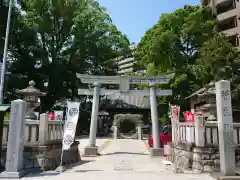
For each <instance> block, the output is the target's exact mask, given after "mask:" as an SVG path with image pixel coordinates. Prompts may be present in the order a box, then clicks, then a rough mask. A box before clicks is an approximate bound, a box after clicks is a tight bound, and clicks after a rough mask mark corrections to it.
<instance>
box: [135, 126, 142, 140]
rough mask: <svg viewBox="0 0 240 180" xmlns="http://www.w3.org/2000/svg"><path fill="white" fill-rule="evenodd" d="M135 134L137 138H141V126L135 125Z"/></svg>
mask: <svg viewBox="0 0 240 180" xmlns="http://www.w3.org/2000/svg"><path fill="white" fill-rule="evenodd" d="M136 129H137V135H138V140H142V128H141V126H137V127H136Z"/></svg>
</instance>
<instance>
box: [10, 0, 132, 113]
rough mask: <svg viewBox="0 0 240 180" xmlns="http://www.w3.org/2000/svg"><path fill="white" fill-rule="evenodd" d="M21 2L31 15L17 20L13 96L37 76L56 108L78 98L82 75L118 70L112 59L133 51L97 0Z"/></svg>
mask: <svg viewBox="0 0 240 180" xmlns="http://www.w3.org/2000/svg"><path fill="white" fill-rule="evenodd" d="M21 5H22V10H23V11H25V15H20V14H19V15H18V16H17V19H16V20H15V25H14V26H15V28H14V34H15V37H14V38H15V40H16V42H15V43H14V45H13V46H12V47H11V48H10V51H11V60H12V65H11V68H10V71H11V73H12V75H11V76H10V77H9V80H8V83H7V85H8V88H7V89H8V92H9V93H8V94H9V95H8V98H9V100H11V99H13V98H15V97H13V96H14V95H13V94H14V93H11V92H12V91H14V90H15V89H17V88H25V87H26V86H27V82H28V81H30V80H31V79H33V80H35V81H36V84H37V87H38V88H40V89H41V90H42V91H47V97H45V98H42V102H43V104H44V105H45V107H43V108H44V109H50V108H51V106H52V104H53V103H54V102H55V101H56V100H60V99H64V98H76V97H77V88H78V87H79V86H81V83H80V82H79V81H78V79H77V78H76V73H90V74H98V75H103V74H108V75H113V74H116V70H117V67H116V65H115V64H113V63H112V59H114V58H116V57H117V56H120V55H122V54H123V53H125V52H126V51H129V50H128V46H129V44H130V43H129V41H128V39H127V37H126V36H125V35H123V34H122V33H121V32H120V31H118V29H117V28H116V26H115V25H113V24H112V21H111V18H110V17H109V15H108V14H107V13H106V10H105V8H103V7H101V6H100V5H99V3H98V2H97V1H94V0H22V1H21ZM36 62H38V63H39V64H40V66H39V68H35V65H36ZM46 81H48V87H47V89H44V87H43V84H44V82H46ZM10 95H11V96H10Z"/></svg>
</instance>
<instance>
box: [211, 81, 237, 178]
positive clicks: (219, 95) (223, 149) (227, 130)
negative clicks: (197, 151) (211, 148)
mask: <svg viewBox="0 0 240 180" xmlns="http://www.w3.org/2000/svg"><path fill="white" fill-rule="evenodd" d="M215 85H216V104H217V121H218V136H219V152H220V168H221V173H223V175H225V176H233V175H236V171H235V148H234V136H233V118H232V101H231V90H230V82H229V81H225V80H221V81H219V82H217V83H216V84H215Z"/></svg>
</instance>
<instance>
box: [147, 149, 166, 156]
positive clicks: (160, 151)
mask: <svg viewBox="0 0 240 180" xmlns="http://www.w3.org/2000/svg"><path fill="white" fill-rule="evenodd" d="M150 156H151V157H153V158H154V157H161V156H164V150H163V148H151V149H150Z"/></svg>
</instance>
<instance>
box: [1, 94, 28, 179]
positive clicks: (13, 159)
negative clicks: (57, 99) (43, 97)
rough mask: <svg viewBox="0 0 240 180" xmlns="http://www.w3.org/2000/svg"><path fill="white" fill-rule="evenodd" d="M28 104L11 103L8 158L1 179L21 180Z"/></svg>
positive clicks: (20, 101)
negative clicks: (14, 179)
mask: <svg viewBox="0 0 240 180" xmlns="http://www.w3.org/2000/svg"><path fill="white" fill-rule="evenodd" d="M26 112H27V103H26V102H25V101H23V100H20V99H19V100H15V101H12V102H11V112H10V123H9V132H8V143H7V158H6V166H5V171H4V172H2V173H1V174H0V177H1V178H6V179H11V178H17V179H19V178H21V177H23V176H24V174H25V172H24V171H23V149H24V129H25V117H26Z"/></svg>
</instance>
